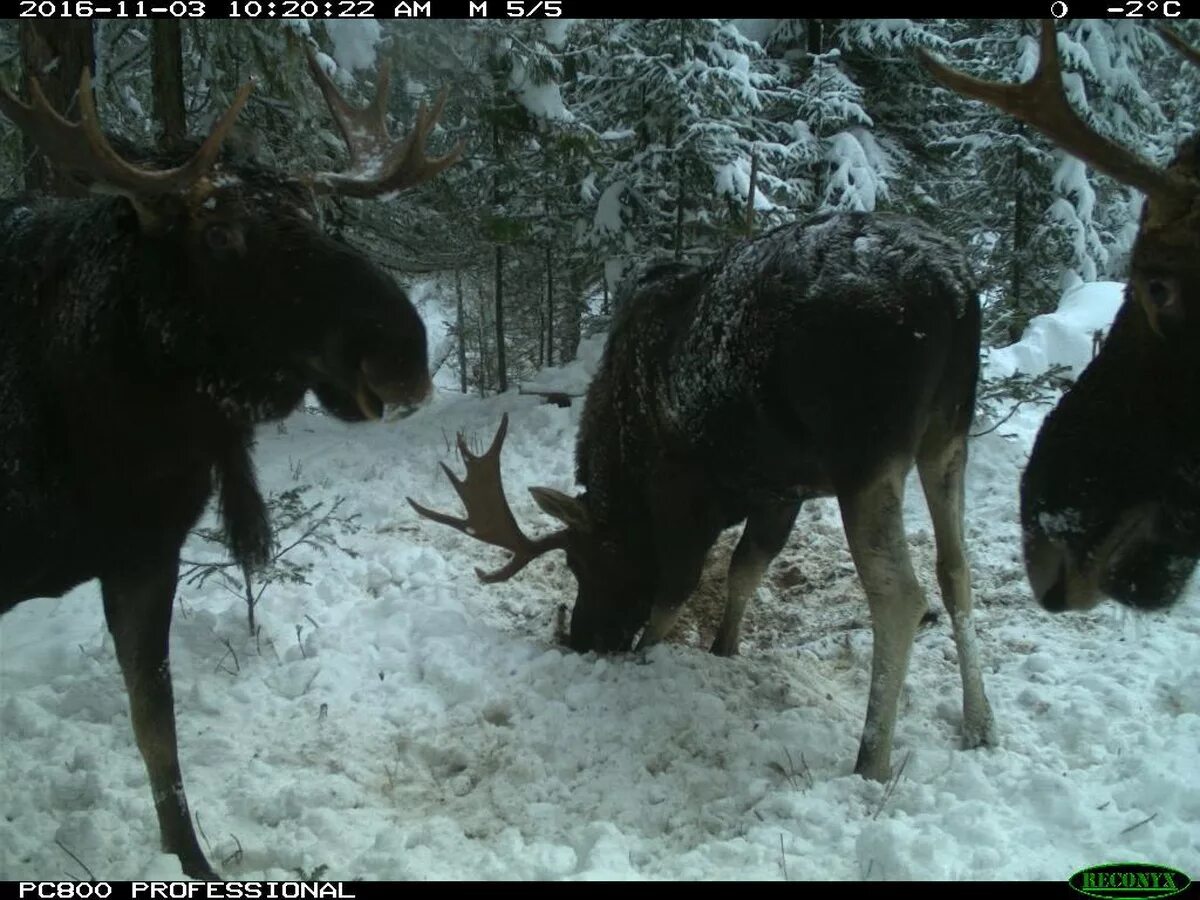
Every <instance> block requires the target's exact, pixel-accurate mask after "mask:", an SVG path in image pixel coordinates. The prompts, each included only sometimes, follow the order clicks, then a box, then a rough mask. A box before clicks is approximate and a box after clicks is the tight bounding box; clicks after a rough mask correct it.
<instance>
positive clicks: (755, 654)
mask: <svg viewBox="0 0 1200 900" xmlns="http://www.w3.org/2000/svg"><path fill="white" fill-rule="evenodd" d="M1118 289H1119V286H1090V287H1088V288H1087V289H1085V290H1082V291H1078V292H1075V293H1073V294H1071V295H1069V296H1068V297H1067V300H1066V302H1065V303H1064V305H1063V309H1062V310H1061V311H1060V312H1059V313H1058V314H1056V315H1055V316H1053V317H1049V318H1047V319H1044V320H1035V322H1034V323H1033V324H1032V326H1031V328H1030V331H1029V335H1027V337H1026V339H1025V340H1024V341H1022V342H1021V343H1020V344H1018V345H1016V346H1015V347H1013V348H1010V350H1009V351H1000V352H998V353H993V354H992V357H991V361H990V365H991V366H995V367H1009V368H1007V369H1006V370H1007V371H1011V367H1015V366H1017V365H1022V366H1026V365H1027V366H1035V365H1045V364H1048V363H1049V362H1054V361H1063V362H1067V363H1069V364H1072V365H1074V364H1076V363H1077V362H1081V361H1082V360H1080V357H1079V354H1080V353H1081V352H1083V350H1082V349H1081V348H1088V349H1087V352H1088V353H1090V346H1091V336H1090V332H1091V331H1092V330H1093V329H1094V328H1096V327H1103V325H1104V324H1106V322H1107V320H1108V319H1109V318H1110V317H1111V314H1112V311H1113V309H1114V308H1115V303H1116V302H1117V297H1118ZM1104 295H1107V296H1106V297H1105V296H1104ZM1105 299H1106V300H1107V301H1108V302H1106V303H1101V302H1099V301H1100V300H1105ZM597 350H598V345H597V344H596V343H595V340H593V342H592V343H591V344H589V345H587V346H586V347H585V352H584V353H583V354H582V361H581V362H580V363H574V364H571V365H570V366H568V367H566V368H565V370H564V371H563V372H561V373H555V372H546V373H544V374H543V376H542V377H540V378H539V386H541V387H552V386H558V387H559V388H561V389H565V390H568V391H569V392H572V393H574V392H575V391H576V390H578V389H579V388H580V387H581V385H582V383H583V381H584V380H586V375H587V369H588V366H594V364H595V360H596V357H597V352H596V351H597ZM1039 354H1040V355H1039ZM1084 359H1086V357H1084ZM506 411H507V412H509V413H510V415H511V424H510V431H509V437H508V442H507V444H506V445H505V448H504V457H503V462H504V468H505V475H506V484H507V489H508V496H509V498H510V500H511V502H512V503H513V506H514V510H515V512H516V514H517V517H518V518H519V519H520V521H521V522H522V523H523V525H524V526H525V527H526V529H527V530H528V531H529V532H531V533H543V532H544V531H546V530H547V529H549V528H550V527H552V525H553V521H552V520H550V519H549V518H548V517H546V516H545V515H543V514H541V513H540V512H539V510H538V509H537V507H536V506H535V505H534V503H533V501H532V499H531V498H530V497H529V495H528V493H527V492H526V491H525V489H524V488H525V487H526V486H529V485H535V484H542V485H549V486H551V487H556V488H559V489H563V490H568V489H570V488H571V486H572V483H573V470H574V463H573V458H572V453H573V441H574V437H575V433H576V426H577V421H578V416H579V404H578V402H577V403H576V404H575V406H574V407H572V408H569V409H560V408H558V407H556V406H553V405H548V404H543V403H540V402H539V399H538V398H537V397H534V396H521V395H518V394H517V393H516V392H515V391H514V392H510V393H509V394H507V395H505V396H503V397H500V398H495V399H487V400H481V399H478V398H473V397H461V396H459V395H456V394H453V393H449V392H442V393H440V395H439V396H438V398H437V400H436V402H435V403H433V404H432V405H431V406H430V407H428V408H426V409H424V410H422V411H421V412H419V413H417V414H416V415H414V416H412V417H410V418H408V419H406V420H403V421H400V422H387V423H382V424H379V425H372V426H348V425H344V424H341V423H338V422H336V421H334V420H332V419H330V418H328V417H326V416H323V415H320V414H316V413H313V412H304V413H299V414H297V415H295V416H293V417H291V418H290V419H289V420H288V421H287V422H286V423H284V424H283V426H281V427H273V426H269V427H265V428H263V429H262V430H261V433H260V443H259V446H258V449H257V454H256V458H257V460H258V463H259V467H260V474H261V481H262V484H263V486H264V489H265V490H267V491H271V492H280V491H284V490H287V489H290V488H293V487H298V486H308V487H309V490H308V492H307V493H306V495H305V496H306V497H307V498H308V499H310V500H313V501H315V500H324V501H326V502H327V503H329V502H332V501H333V500H334V499H336V498H338V497H344V498H346V499H345V502H344V504H343V506H342V507H341V509H340V512H342V513H345V514H350V513H357V514H358V515H359V517H360V518H359V519H358V520H357V524H358V526H359V527H358V530H357V531H350V530H346V531H344V532H340V533H338V534H337V539H338V541H339V543H340V544H341V546H342V547H343V548H345V550H347V551H352V552H353V555H351V554H350V553H344V552H341V551H338V550H331V551H330V552H329V554H328V555H327V556H321V555H319V554H316V553H315V552H314V551H310V550H308V549H306V548H300V549H297V550H296V551H294V556H295V559H296V560H297V561H300V562H310V563H312V565H313V568H312V571H311V573H310V576H309V581H310V583H309V584H274V585H272V586H270V587H269V588H268V589H267V591H266V593H265V594H264V596H263V599H262V602H261V606H260V608H259V610H258V617H259V621H260V622H261V623H262V626H263V628H262V633H261V634H260V635H259V637H258V638H257V639H255V638H252V637H250V636H248V634H247V629H246V617H245V610H244V608H243V605H242V601H241V600H240V598H239V597H237V596H235V595H233V594H232V593H230V592H228V591H227V590H226V589H224V588H223V587H221V586H220V585H219V584H218V583H217V582H215V581H210V582H209V583H208V584H207V585H206V586H205V587H204V588H203V589H196V588H194V587H189V586H186V585H185V586H182V587H181V589H180V594H179V599H178V601H177V604H176V611H175V623H174V627H173V632H172V663H173V670H174V676H175V691H176V706H177V710H178V717H179V743H180V750H181V756H182V761H183V767H184V772H185V778H186V783H187V789H188V793H189V797H190V800H191V803H192V807H193V810H194V812H195V814H196V816H197V819H198V822H199V825H200V829H201V831H202V832H203V835H204V838H203V840H204V841H207V847H208V853H209V856H210V859H211V860H212V861H213V863H214V864H215V865H216V866H217V868H218V869H219V871H221V873H222V874H223V875H224V876H225V877H227V878H234V879H257V878H295V877H302V876H312V875H314V874H319V876H320V877H323V878H332V879H349V878H366V879H404V878H412V879H434V878H473V879H475V878H484V879H490V878H495V879H535V878H536V879H635V878H636V879H667V878H674V879H760V878H761V879H783V878H785V877H786V878H790V879H793V880H801V879H826V878H828V879H838V880H841V879H849V880H856V879H869V880H875V879H922V878H930V879H992V878H995V879H1012V878H1018V879H1025V878H1034V879H1049V880H1063V879H1066V878H1067V877H1068V876H1069V875H1070V874H1071V873H1072V872H1074V871H1075V870H1077V869H1079V868H1081V867H1083V866H1088V865H1093V864H1097V863H1101V862H1106V861H1111V860H1149V861H1154V862H1159V863H1163V864H1166V865H1170V866H1174V867H1175V868H1178V869H1181V870H1183V871H1185V872H1189V873H1191V874H1192V875H1193V877H1195V876H1196V875H1197V874H1198V873H1200V780H1198V776H1197V773H1198V772H1200V690H1197V684H1200V598H1198V597H1197V591H1196V589H1195V588H1192V589H1191V590H1190V591H1189V592H1188V594H1187V596H1186V599H1185V600H1184V601H1182V603H1181V604H1180V605H1179V606H1178V607H1177V608H1176V609H1175V610H1173V611H1172V612H1170V613H1155V614H1150V615H1140V616H1139V615H1133V614H1131V613H1128V612H1126V611H1124V610H1122V609H1120V608H1118V607H1116V606H1115V605H1114V604H1105V605H1103V606H1101V607H1100V608H1098V609H1097V610H1095V611H1094V612H1091V613H1087V614H1074V615H1060V616H1052V615H1050V614H1048V613H1045V612H1042V611H1041V610H1040V609H1038V608H1037V606H1036V604H1035V603H1034V602H1033V601H1032V599H1031V598H1030V596H1029V592H1028V589H1027V587H1026V584H1025V581H1024V575H1023V571H1022V567H1021V562H1020V542H1019V529H1018V525H1017V493H1016V492H1017V481H1018V477H1019V473H1020V471H1021V468H1022V466H1023V465H1024V462H1025V459H1026V457H1027V454H1028V451H1029V448H1030V446H1031V444H1032V440H1033V436H1034V431H1035V429H1036V427H1037V422H1038V419H1039V418H1040V416H1041V415H1042V414H1044V412H1045V409H1044V408H1042V409H1038V410H1036V411H1033V412H1029V413H1026V414H1025V415H1023V416H1019V417H1014V419H1013V420H1011V421H1010V422H1009V423H1008V425H1007V427H1006V429H1001V430H999V431H996V432H992V433H990V434H987V435H984V436H982V437H979V438H977V439H975V440H974V441H973V442H972V446H971V462H970V469H969V483H968V489H969V490H968V496H967V539H968V547H969V553H970V558H971V562H972V567H973V583H974V587H975V596H976V603H977V614H976V620H977V625H978V628H979V634H980V643H981V647H982V652H983V658H984V660H985V682H986V685H987V689H988V692H989V696H990V699H991V702H992V705H993V707H994V709H995V713H996V719H997V723H998V726H999V730H1000V734H1001V745H1000V746H999V747H996V748H994V749H983V750H972V751H963V750H961V749H959V733H958V729H959V724H960V720H961V691H960V683H959V677H958V673H957V665H956V661H955V654H954V649H953V643H952V641H951V638H950V633H949V622H948V617H946V616H944V615H943V616H942V617H941V618H940V619H939V620H938V621H937V622H936V623H934V624H932V625H930V626H927V627H925V628H923V629H922V631H921V633H920V634H919V636H918V640H917V645H916V648H915V652H914V654H913V660H912V664H911V667H910V671H909V676H908V681H907V686H906V688H905V691H904V694H903V696H902V702H901V711H900V720H899V723H898V727H897V733H896V749H895V752H894V755H893V764H894V766H895V768H896V769H897V770H899V771H900V775H899V777H898V778H897V779H896V782H895V784H894V787H892V788H885V786H884V785H880V784H875V783H868V782H865V781H863V780H862V779H861V778H858V777H857V776H855V775H853V774H852V770H853V765H854V754H855V751H856V748H857V743H858V738H859V731H860V728H861V726H862V718H863V714H864V710H865V705H866V695H867V683H868V676H869V672H868V668H869V661H870V644H871V639H870V629H869V621H868V616H867V608H866V603H865V601H864V600H863V598H862V593H861V590H860V588H859V585H858V582H857V579H856V577H855V574H854V569H853V566H852V564H851V562H850V557H849V553H848V551H847V550H846V546H845V539H844V537H843V535H842V533H841V525H840V522H839V519H838V516H837V507H836V504H835V503H834V502H833V501H831V500H821V501H814V502H811V503H809V504H807V505H806V507H805V509H804V510H803V511H802V513H801V516H800V520H799V522H798V524H797V527H796V529H795V532H794V534H793V536H792V539H791V541H790V543H789V545H788V547H787V548H786V549H785V551H784V553H783V554H782V555H781V556H780V557H779V558H778V559H777V560H776V561H775V563H774V565H773V567H772V569H771V572H770V573H769V575H768V578H767V580H766V582H765V584H764V587H763V589H762V590H760V592H759V596H758V599H757V601H756V602H755V604H754V605H752V607H751V608H750V610H749V612H748V614H747V622H746V627H745V629H744V637H743V645H742V655H741V656H740V657H738V658H734V659H718V658H715V657H713V656H711V655H709V654H708V653H707V652H705V651H706V648H707V645H708V643H709V641H711V638H712V633H713V629H714V627H715V623H716V621H717V620H718V619H719V614H720V604H721V590H722V588H721V577H720V576H721V572H722V567H723V565H725V563H726V562H727V559H728V555H729V552H730V549H731V545H732V540H733V538H734V537H735V536H736V531H735V532H734V533H731V534H729V535H726V537H725V538H724V539H723V540H722V541H721V543H720V544H719V545H718V547H717V548H716V549H715V550H714V553H713V558H712V560H711V564H710V566H709V567H708V569H707V574H706V578H705V580H704V582H703V583H702V585H701V588H700V589H699V591H698V593H697V596H696V597H695V598H693V601H692V604H691V605H690V606H689V613H688V615H687V617H686V618H685V619H684V621H683V622H682V623H681V627H680V630H679V632H678V633H677V634H676V635H675V636H674V638H673V639H672V641H671V642H670V643H668V644H665V645H662V646H659V647H657V648H655V649H653V650H652V651H650V652H647V653H633V654H628V655H619V656H611V657H597V656H594V655H587V656H580V655H577V654H574V653H572V652H569V651H568V650H566V649H565V648H563V647H562V646H561V645H560V644H559V643H557V640H556V633H557V628H558V627H559V616H560V607H562V606H564V605H565V606H566V607H568V608H569V605H570V603H571V601H572V599H573V582H572V580H571V577H570V575H569V573H568V572H567V571H566V568H565V566H564V562H563V559H562V557H561V554H556V555H554V556H551V557H548V558H545V559H543V560H540V561H538V562H536V563H534V564H533V565H532V566H530V568H529V569H527V570H526V571H525V572H523V573H522V574H521V575H519V576H517V578H516V579H514V580H513V581H511V582H508V583H506V584H500V585H493V586H487V585H483V584H481V583H480V582H479V581H478V580H477V578H476V577H475V575H474V573H473V568H474V566H476V565H481V566H483V567H485V568H488V567H496V566H498V565H500V563H501V562H502V561H503V558H504V554H503V553H501V552H500V551H498V550H493V549H491V548H487V547H483V546H482V545H478V544H477V543H475V542H474V541H472V540H471V539H470V538H469V537H467V536H466V535H463V534H460V533H458V532H456V531H452V530H450V529H447V528H444V527H440V526H438V525H435V524H434V523H432V522H428V521H426V520H423V519H420V518H418V517H417V516H416V515H415V514H414V513H413V511H412V510H411V509H410V507H409V506H408V504H407V503H406V502H405V496H406V495H411V496H413V497H414V498H416V499H418V500H420V501H422V502H424V503H426V504H429V505H432V506H434V507H437V508H444V509H449V510H454V511H457V510H458V506H457V500H456V498H455V497H454V495H453V492H452V490H451V488H450V486H449V485H448V483H447V482H446V480H445V478H444V476H443V475H442V474H441V473H440V471H439V468H438V465H437V464H438V463H439V462H443V461H444V462H447V463H448V464H450V465H451V466H452V467H453V468H455V469H456V470H458V471H461V465H460V464H459V463H458V461H457V460H456V459H455V458H454V456H453V453H452V449H451V448H452V436H453V434H454V432H455V431H456V430H459V429H461V430H463V431H464V432H465V434H466V435H467V437H468V440H469V441H471V442H472V443H473V444H475V445H477V446H478V445H482V444H484V443H486V442H487V441H488V440H490V438H491V435H492V432H493V430H494V428H495V427H496V425H497V423H498V421H499V419H500V416H501V414H502V413H503V412H506ZM906 503H907V505H906V513H907V519H908V523H909V533H910V545H911V548H912V552H913V557H914V562H915V564H916V566H917V569H918V574H919V577H920V578H921V580H922V583H923V584H925V585H926V589H927V590H928V591H929V593H930V599H931V603H932V604H933V606H934V608H940V605H939V603H938V599H937V588H936V581H935V579H934V577H933V561H934V553H933V541H932V537H931V530H930V527H929V523H928V519H927V516H926V513H925V511H924V508H923V505H922V503H921V501H920V490H919V489H918V488H917V487H916V485H915V483H910V489H909V492H908V497H907V501H906ZM205 552H206V547H205V546H203V545H202V543H201V542H200V541H199V540H197V541H195V542H193V543H191V544H189V546H188V547H187V548H185V555H187V556H190V557H196V556H200V555H203V554H204V553H205ZM0 751H2V753H0V759H2V760H3V768H2V770H0V810H2V812H3V815H2V816H0V877H3V878H8V879H19V878H60V877H64V876H68V877H86V875H85V873H84V872H83V871H82V870H81V869H80V867H79V866H78V865H77V864H76V863H75V862H74V861H73V860H72V859H71V857H70V856H68V855H67V853H66V852H65V851H64V850H63V849H60V847H59V846H58V845H59V844H61V845H62V847H65V848H68V849H69V850H70V852H71V853H73V854H74V855H75V856H77V857H78V858H79V859H80V860H81V861H83V862H84V863H86V865H87V866H88V867H89V868H90V869H91V871H92V872H93V873H95V875H96V876H97V877H101V878H106V877H107V878H147V877H178V876H179V868H178V864H177V862H176V861H175V860H174V858H173V857H167V856H164V855H163V854H161V853H160V852H159V850H158V826H157V824H156V821H155V817H154V812H153V808H152V805H151V800H150V792H149V790H148V788H147V786H146V777H145V773H144V769H143V767H142V762H141V760H140V758H139V756H138V754H137V750H136V748H135V745H134V742H133V737H132V732H131V729H130V726H129V716H128V707H127V701H126V696H125V692H124V689H123V686H122V683H121V677H120V674H119V672H118V669H117V664H116V661H115V659H114V656H113V649H112V642H111V640H110V639H109V638H108V636H107V633H106V631H105V628H104V623H103V617H102V612H101V604H100V597H99V591H98V589H97V587H96V586H95V585H94V584H89V585H85V586H82V587H80V588H79V589H77V590H75V591H73V592H72V593H70V594H69V595H67V596H66V597H63V598H61V599H43V600H36V601H30V602H28V603H26V604H24V605H22V606H20V607H18V608H17V609H16V610H14V611H13V612H11V613H10V614H9V615H7V616H6V617H5V618H3V619H2V620H0ZM322 867H325V868H322Z"/></svg>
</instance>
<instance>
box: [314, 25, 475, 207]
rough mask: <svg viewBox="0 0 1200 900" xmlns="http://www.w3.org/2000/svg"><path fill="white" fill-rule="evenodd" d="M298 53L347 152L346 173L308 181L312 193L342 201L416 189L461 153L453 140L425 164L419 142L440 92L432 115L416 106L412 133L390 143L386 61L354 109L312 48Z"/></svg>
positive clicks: (325, 174) (429, 128)
mask: <svg viewBox="0 0 1200 900" xmlns="http://www.w3.org/2000/svg"><path fill="white" fill-rule="evenodd" d="M304 51H305V54H306V55H307V57H308V68H309V72H311V73H312V76H313V80H314V81H316V83H317V86H318V87H319V88H320V89H321V94H322V95H323V96H324V97H325V102H326V104H328V106H329V110H330V112H331V113H332V114H333V118H334V121H335V122H336V123H337V126H338V130H339V131H340V132H341V134H342V140H343V141H344V142H345V144H346V149H347V150H348V151H349V153H350V170H349V171H347V172H321V173H318V174H317V175H315V176H313V178H312V183H313V188H314V189H315V190H320V191H323V192H327V193H336V194H342V195H344V196H347V197H360V198H368V197H377V196H379V195H381V194H388V193H393V192H399V191H404V190H408V189H409V188H412V187H416V186H417V185H418V184H421V183H422V182H424V181H428V180H429V179H430V178H433V177H434V176H435V175H438V174H439V173H440V172H442V171H444V170H445V169H447V168H449V167H450V166H452V165H453V164H454V163H456V162H457V161H458V160H459V159H460V158H461V156H462V153H463V150H464V149H465V148H466V142H465V141H459V142H458V144H457V145H456V146H455V147H454V149H452V150H451V151H450V152H449V153H447V154H445V155H444V156H440V157H437V158H434V159H430V158H429V157H427V156H426V155H425V141H426V139H427V138H428V137H429V134H430V132H432V131H433V127H434V125H436V124H437V120H438V117H439V116H440V115H441V112H442V107H443V105H444V104H445V102H446V92H445V90H443V91H442V92H441V93H440V94H439V96H438V98H437V100H436V102H435V103H434V106H433V109H432V111H430V110H428V109H427V108H426V106H425V104H424V103H422V104H421V105H420V108H419V110H418V112H417V120H416V122H415V124H414V126H413V129H412V131H411V132H409V134H408V135H407V136H406V137H405V138H403V139H402V140H393V139H392V138H391V137H390V136H389V135H388V131H387V98H388V86H389V84H390V77H391V76H390V69H389V67H388V64H387V62H386V61H385V62H383V63H381V64H380V67H379V73H378V75H377V77H376V84H375V97H374V99H373V100H372V101H371V102H370V103H368V104H367V105H366V106H365V107H363V108H361V109H360V108H358V107H356V106H354V105H352V104H351V103H350V102H349V101H348V100H347V99H346V98H345V97H344V96H343V95H342V93H341V91H339V90H338V89H337V87H336V85H334V83H333V80H332V79H331V78H330V77H329V75H328V74H327V73H326V72H325V70H324V69H323V68H322V67H321V65H320V63H319V62H317V57H316V54H315V53H314V52H313V49H312V47H310V46H306V47H305V48H304Z"/></svg>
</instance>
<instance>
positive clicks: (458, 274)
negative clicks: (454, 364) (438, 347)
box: [454, 268, 467, 394]
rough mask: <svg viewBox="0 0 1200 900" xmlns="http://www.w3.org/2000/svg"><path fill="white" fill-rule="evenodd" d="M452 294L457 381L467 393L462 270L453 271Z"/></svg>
mask: <svg viewBox="0 0 1200 900" xmlns="http://www.w3.org/2000/svg"><path fill="white" fill-rule="evenodd" d="M454 294H455V299H456V300H457V302H458V310H457V313H458V314H457V317H456V321H455V332H456V334H457V336H458V379H459V383H460V384H461V385H462V392H463V393H464V394H465V393H466V392H467V321H466V318H467V317H466V313H465V311H464V309H463V306H464V304H463V286H462V269H457V268H456V269H455V270H454Z"/></svg>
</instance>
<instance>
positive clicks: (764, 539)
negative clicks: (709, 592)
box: [712, 501, 801, 656]
mask: <svg viewBox="0 0 1200 900" xmlns="http://www.w3.org/2000/svg"><path fill="white" fill-rule="evenodd" d="M800 503H801V501H796V502H795V503H781V504H779V505H778V506H768V507H766V508H764V509H760V510H756V511H755V512H752V513H751V514H750V516H749V518H747V519H746V528H745V530H743V531H742V536H741V538H740V539H739V540H738V543H737V547H736V548H734V551H733V559H731V560H730V562H729V577H728V593H727V595H726V598H725V615H724V617H723V618H722V619H721V627H720V628H719V629H718V630H717V636H716V639H715V640H714V641H713V645H712V652H713V653H715V654H717V655H718V656H735V655H736V654H737V652H738V639H739V637H740V635H741V628H742V617H743V616H744V615H745V614H746V604H747V602H749V600H750V598H751V597H752V596H754V592H755V591H757V590H758V586H759V584H761V583H762V579H763V575H765V574H766V571H767V567H768V566H770V565H771V560H773V559H774V558H775V557H776V556H778V555H779V551H780V550H782V549H783V545H784V544H786V543H787V539H788V535H789V534H791V533H792V526H793V525H795V524H796V516H797V514H798V513H799V512H800Z"/></svg>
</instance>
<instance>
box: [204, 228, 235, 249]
mask: <svg viewBox="0 0 1200 900" xmlns="http://www.w3.org/2000/svg"><path fill="white" fill-rule="evenodd" d="M204 240H205V241H206V242H207V243H208V247H209V249H210V250H213V251H215V252H217V253H226V252H228V251H229V250H231V249H232V248H233V247H234V246H236V244H237V242H238V241H237V234H235V232H234V230H233V227H232V226H230V225H225V224H222V223H214V224H212V225H209V226H208V227H207V228H205V229H204Z"/></svg>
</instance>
